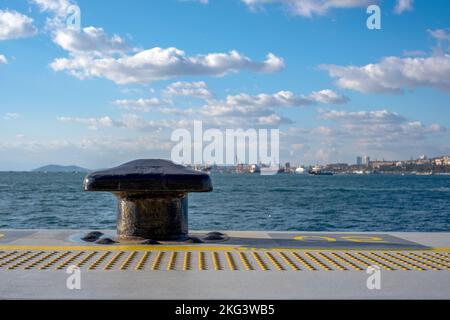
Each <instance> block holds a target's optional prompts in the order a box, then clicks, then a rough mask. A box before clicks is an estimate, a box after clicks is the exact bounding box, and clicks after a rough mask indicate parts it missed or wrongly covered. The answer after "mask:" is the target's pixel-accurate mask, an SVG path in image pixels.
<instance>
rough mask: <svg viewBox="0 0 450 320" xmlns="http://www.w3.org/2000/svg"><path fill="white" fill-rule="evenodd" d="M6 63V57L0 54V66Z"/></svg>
mask: <svg viewBox="0 0 450 320" xmlns="http://www.w3.org/2000/svg"><path fill="white" fill-rule="evenodd" d="M7 63H8V59H6V57H5V56H4V55H2V54H0V64H7Z"/></svg>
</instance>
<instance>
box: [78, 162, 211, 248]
mask: <svg viewBox="0 0 450 320" xmlns="http://www.w3.org/2000/svg"><path fill="white" fill-rule="evenodd" d="M84 190H85V191H109V192H112V193H114V194H115V195H116V196H117V198H118V200H119V203H118V209H117V232H118V234H119V238H120V239H139V238H142V239H154V240H183V239H186V238H187V236H188V196H187V194H188V192H210V191H212V183H211V179H210V177H209V175H208V174H206V173H203V172H198V171H195V170H192V169H188V168H186V167H184V166H181V165H176V164H174V163H173V162H171V161H168V160H150V159H149V160H135V161H131V162H128V163H125V164H123V165H121V166H118V167H116V168H112V169H108V170H103V171H97V172H93V173H91V174H89V175H88V176H87V177H86V178H85V180H84Z"/></svg>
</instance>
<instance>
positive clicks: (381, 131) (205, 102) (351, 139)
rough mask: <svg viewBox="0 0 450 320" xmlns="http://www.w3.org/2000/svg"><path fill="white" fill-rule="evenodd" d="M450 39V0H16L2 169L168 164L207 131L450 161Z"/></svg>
mask: <svg viewBox="0 0 450 320" xmlns="http://www.w3.org/2000/svg"><path fill="white" fill-rule="evenodd" d="M374 3H376V4H377V5H379V7H380V8H381V30H369V29H368V28H367V26H366V20H367V18H368V16H369V15H368V14H367V12H366V9H367V6H368V5H370V4H374ZM72 5H76V6H78V7H79V8H80V12H81V30H79V31H77V30H74V29H71V28H68V27H67V19H68V8H69V7H70V6H72ZM72 8H73V7H72ZM71 12H73V11H72V10H70V9H69V17H70V14H71ZM449 28H450V2H449V1H447V0H435V1H432V2H431V1H426V0H415V1H413V0H396V1H394V0H392V1H391V0H384V1H374V0H371V1H369V0H209V1H208V0H197V1H196V0H152V1H144V0H126V1H125V0H123V1H122V0H114V1H109V0H78V1H76V2H75V1H74V0H0V170H27V169H32V168H34V167H37V166H40V165H45V164H49V163H58V164H77V165H81V166H84V167H89V168H99V167H108V166H112V165H116V164H119V163H121V162H124V161H127V160H131V159H134V158H159V157H163V158H168V157H170V150H171V148H172V146H173V145H174V143H172V142H171V141H170V136H171V132H172V131H173V130H174V129H177V128H188V129H192V122H193V121H194V120H202V121H203V123H204V125H205V127H211V128H220V129H225V128H244V129H245V128H279V129H280V130H281V137H280V143H281V151H280V153H281V160H282V161H291V162H292V163H293V164H315V163H330V162H349V163H353V162H354V161H355V158H356V156H357V155H369V156H371V158H372V159H375V158H378V159H382V158H385V159H409V158H410V157H411V156H414V157H418V156H419V155H422V154H427V155H428V156H439V155H444V154H450V105H449V104H450V99H449V97H450V96H449V94H450V29H449Z"/></svg>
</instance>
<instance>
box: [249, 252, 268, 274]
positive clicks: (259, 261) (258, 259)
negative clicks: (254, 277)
mask: <svg viewBox="0 0 450 320" xmlns="http://www.w3.org/2000/svg"><path fill="white" fill-rule="evenodd" d="M252 256H253V258H254V259H255V261H256V264H257V265H258V266H259V267H260V268H261V270H263V271H267V270H269V267H268V266H267V265H266V263H265V262H264V260H263V259H262V258H261V256H260V255H259V253H258V252H252Z"/></svg>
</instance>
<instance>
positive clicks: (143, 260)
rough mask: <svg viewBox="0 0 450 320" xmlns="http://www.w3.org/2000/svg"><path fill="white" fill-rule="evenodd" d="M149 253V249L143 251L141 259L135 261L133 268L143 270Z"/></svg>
mask: <svg viewBox="0 0 450 320" xmlns="http://www.w3.org/2000/svg"><path fill="white" fill-rule="evenodd" d="M150 254H151V252H150V251H146V252H144V254H143V255H142V257H141V259H139V262H138V263H137V265H136V268H135V270H143V269H144V268H145V264H146V263H147V260H148V258H149V257H150Z"/></svg>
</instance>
